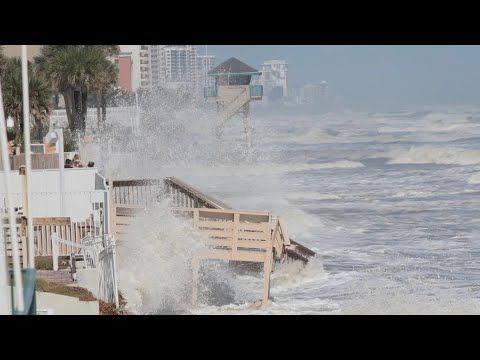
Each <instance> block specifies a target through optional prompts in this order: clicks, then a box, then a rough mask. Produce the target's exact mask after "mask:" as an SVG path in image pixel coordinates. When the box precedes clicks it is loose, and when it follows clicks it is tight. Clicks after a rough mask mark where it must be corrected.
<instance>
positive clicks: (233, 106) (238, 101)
mask: <svg viewBox="0 0 480 360" xmlns="http://www.w3.org/2000/svg"><path fill="white" fill-rule="evenodd" d="M249 101H250V96H249V94H248V88H247V87H243V88H241V89H240V91H239V93H238V95H236V96H235V97H234V98H233V100H231V101H230V102H227V103H226V104H225V105H223V107H222V109H221V111H220V112H219V113H218V122H219V123H220V124H223V123H224V122H225V121H227V120H228V119H230V118H231V117H232V116H233V115H235V114H236V113H237V112H238V111H239V110H240V109H241V108H242V107H243V106H244V105H245V104H247V103H248V102H249Z"/></svg>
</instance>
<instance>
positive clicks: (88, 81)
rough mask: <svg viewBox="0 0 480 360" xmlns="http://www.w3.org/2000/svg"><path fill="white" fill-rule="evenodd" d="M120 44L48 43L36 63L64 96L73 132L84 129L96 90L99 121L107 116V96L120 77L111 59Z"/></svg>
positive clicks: (117, 51) (81, 131) (53, 86)
mask: <svg viewBox="0 0 480 360" xmlns="http://www.w3.org/2000/svg"><path fill="white" fill-rule="evenodd" d="M119 52H120V49H119V47H118V45H45V46H44V47H42V50H41V53H40V55H39V56H38V57H36V58H35V63H36V64H37V67H38V69H39V71H40V72H42V74H44V76H45V78H47V79H49V81H50V84H51V86H52V88H53V89H54V91H55V92H56V93H59V94H62V96H63V98H64V100H65V109H66V112H67V118H68V124H69V128H70V131H72V133H76V132H80V133H84V132H85V126H86V115H87V108H88V95H89V94H95V99H96V107H97V121H98V124H99V125H100V122H101V120H103V122H104V121H105V120H106V108H107V106H106V98H107V93H108V91H109V90H111V89H112V88H113V87H114V86H115V84H116V82H117V78H118V68H117V66H116V64H115V63H114V62H113V61H111V59H112V57H114V56H116V55H118V53H119Z"/></svg>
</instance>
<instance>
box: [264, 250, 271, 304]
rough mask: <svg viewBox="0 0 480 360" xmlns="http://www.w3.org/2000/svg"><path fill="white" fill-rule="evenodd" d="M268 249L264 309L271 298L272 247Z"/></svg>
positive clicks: (265, 268) (266, 253) (265, 267)
mask: <svg viewBox="0 0 480 360" xmlns="http://www.w3.org/2000/svg"><path fill="white" fill-rule="evenodd" d="M269 245H270V246H268V247H267V251H266V252H265V262H264V263H263V296H262V309H264V308H265V307H266V306H267V305H268V299H269V298H270V273H271V272H272V246H271V243H270V244H269Z"/></svg>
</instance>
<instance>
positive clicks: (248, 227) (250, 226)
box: [238, 222, 271, 232]
mask: <svg viewBox="0 0 480 360" xmlns="http://www.w3.org/2000/svg"><path fill="white" fill-rule="evenodd" d="M270 226H271V225H270V223H267V222H262V223H246V222H240V224H239V228H238V229H239V230H240V231H262V232H267V231H270Z"/></svg>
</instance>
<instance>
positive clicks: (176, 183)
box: [164, 177, 230, 209]
mask: <svg viewBox="0 0 480 360" xmlns="http://www.w3.org/2000/svg"><path fill="white" fill-rule="evenodd" d="M164 183H165V187H166V192H167V194H169V195H170V196H171V198H172V206H174V207H186V208H210V209H230V207H229V206H228V205H226V204H225V203H223V202H221V201H220V200H217V199H215V198H213V197H211V196H208V195H205V194H204V193H202V192H201V191H200V190H197V189H195V188H194V187H193V186H191V185H188V184H186V183H184V182H183V181H180V180H179V179H177V178H175V177H168V178H166V179H165V180H164Z"/></svg>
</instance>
